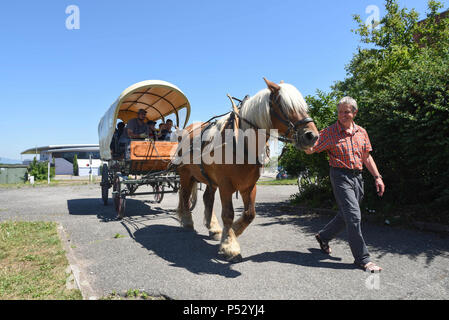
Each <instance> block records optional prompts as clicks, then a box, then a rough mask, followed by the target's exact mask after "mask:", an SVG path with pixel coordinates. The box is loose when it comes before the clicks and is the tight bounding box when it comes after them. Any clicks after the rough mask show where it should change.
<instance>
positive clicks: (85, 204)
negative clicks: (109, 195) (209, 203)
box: [67, 198, 174, 222]
mask: <svg viewBox="0 0 449 320" xmlns="http://www.w3.org/2000/svg"><path fill="white" fill-rule="evenodd" d="M147 203H148V204H147ZM67 207H68V210H69V214H71V215H96V216H97V217H98V219H100V220H101V221H103V222H109V221H116V220H117V213H116V211H115V208H114V204H113V201H112V199H109V202H108V205H107V206H105V205H104V204H103V200H101V199H98V198H89V199H70V200H67ZM160 214H164V215H167V214H174V211H173V210H164V209H162V208H161V207H160V204H153V203H152V202H151V201H142V200H135V199H126V209H125V217H136V216H141V217H143V216H149V215H160Z"/></svg>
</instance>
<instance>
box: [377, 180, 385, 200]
mask: <svg viewBox="0 0 449 320" xmlns="http://www.w3.org/2000/svg"><path fill="white" fill-rule="evenodd" d="M374 183H375V184H376V192H377V194H378V195H379V197H382V196H383V194H384V192H385V184H384V182H383V180H382V178H381V177H378V178H376V181H375V182H374Z"/></svg>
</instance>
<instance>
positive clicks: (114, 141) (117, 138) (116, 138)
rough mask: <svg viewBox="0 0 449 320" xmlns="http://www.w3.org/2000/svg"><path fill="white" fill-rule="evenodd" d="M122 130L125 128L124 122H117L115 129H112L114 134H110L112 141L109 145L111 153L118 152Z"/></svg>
mask: <svg viewBox="0 0 449 320" xmlns="http://www.w3.org/2000/svg"><path fill="white" fill-rule="evenodd" d="M124 130H125V123H123V122H119V123H118V124H117V129H115V131H114V135H113V136H112V141H111V144H110V146H109V147H110V148H111V151H112V153H113V154H117V153H119V152H120V148H119V141H120V137H121V136H122V134H123V131H124Z"/></svg>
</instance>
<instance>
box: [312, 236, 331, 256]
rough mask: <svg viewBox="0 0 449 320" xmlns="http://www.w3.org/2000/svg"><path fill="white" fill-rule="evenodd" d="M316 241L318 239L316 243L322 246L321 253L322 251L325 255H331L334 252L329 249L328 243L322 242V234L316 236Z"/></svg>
mask: <svg viewBox="0 0 449 320" xmlns="http://www.w3.org/2000/svg"><path fill="white" fill-rule="evenodd" d="M315 239H316V241H318V243H319V244H320V248H321V251H322V252H323V253H325V254H331V252H332V250H331V248H330V247H329V244H328V243H327V242H325V241H323V240H321V238H320V234H319V233H317V234H316V235H315Z"/></svg>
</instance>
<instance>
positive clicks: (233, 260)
mask: <svg viewBox="0 0 449 320" xmlns="http://www.w3.org/2000/svg"><path fill="white" fill-rule="evenodd" d="M226 260H227V261H228V262H230V263H239V262H242V261H243V257H242V255H241V254H238V255H236V256H234V257H229V258H227V259H226Z"/></svg>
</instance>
